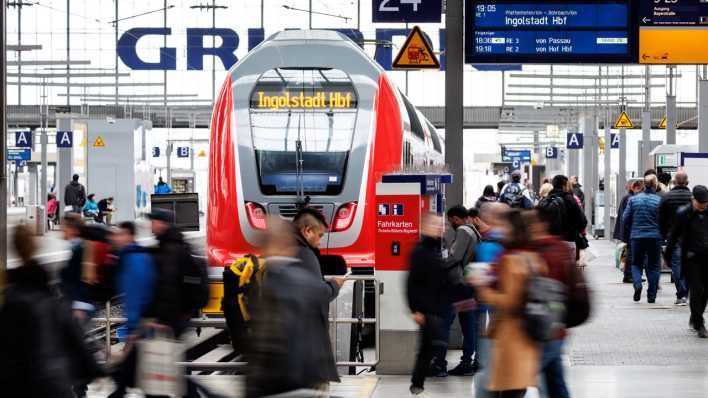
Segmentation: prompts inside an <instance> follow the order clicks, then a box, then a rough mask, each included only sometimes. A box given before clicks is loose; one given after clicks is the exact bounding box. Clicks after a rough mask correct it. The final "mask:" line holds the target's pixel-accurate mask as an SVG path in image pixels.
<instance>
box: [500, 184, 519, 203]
mask: <svg viewBox="0 0 708 398" xmlns="http://www.w3.org/2000/svg"><path fill="white" fill-rule="evenodd" d="M524 190H525V189H524V188H523V187H522V186H521V184H519V183H516V182H512V183H511V184H509V185H507V187H506V189H504V192H502V194H501V197H500V198H499V201H500V202H503V203H506V204H508V205H509V207H511V208H512V209H520V208H523V207H524V199H525V197H524Z"/></svg>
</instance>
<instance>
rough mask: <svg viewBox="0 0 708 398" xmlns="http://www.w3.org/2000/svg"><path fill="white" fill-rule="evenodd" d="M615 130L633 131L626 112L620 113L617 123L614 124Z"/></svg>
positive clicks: (632, 125) (632, 124) (630, 120)
mask: <svg viewBox="0 0 708 398" xmlns="http://www.w3.org/2000/svg"><path fill="white" fill-rule="evenodd" d="M615 128H616V129H633V128H634V123H632V119H630V118H629V115H627V112H625V111H622V113H620V115H619V117H618V118H617V121H616V122H615Z"/></svg>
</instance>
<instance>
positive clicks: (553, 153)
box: [546, 146, 558, 159]
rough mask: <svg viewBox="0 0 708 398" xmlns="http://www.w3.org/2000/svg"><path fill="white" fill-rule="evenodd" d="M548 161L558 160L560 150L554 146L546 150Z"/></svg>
mask: <svg viewBox="0 0 708 398" xmlns="http://www.w3.org/2000/svg"><path fill="white" fill-rule="evenodd" d="M546 159H558V148H556V147H554V146H549V147H548V148H546Z"/></svg>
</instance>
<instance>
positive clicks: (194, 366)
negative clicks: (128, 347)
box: [91, 275, 381, 371]
mask: <svg viewBox="0 0 708 398" xmlns="http://www.w3.org/2000/svg"><path fill="white" fill-rule="evenodd" d="M209 279H210V280H215V279H216V278H215V277H213V276H210V278H209ZM219 280H220V278H219ZM349 281H351V282H356V281H373V282H374V311H375V317H374V318H363V317H362V318H353V317H342V318H340V317H337V311H336V309H337V306H338V303H339V298H336V299H335V300H334V302H333V304H334V308H335V311H334V317H330V318H329V322H331V323H333V324H334V325H335V327H334V331H335V332H334V344H333V348H334V356H335V362H336V365H337V366H367V367H372V366H376V365H377V364H378V363H379V358H381V347H380V344H379V343H380V333H381V328H380V322H381V314H380V303H379V300H380V294H381V286H380V284H379V281H378V279H376V277H374V276H358V275H357V276H354V275H350V276H348V277H347V278H346V279H345V282H349ZM114 302H115V300H114ZM91 320H92V321H94V322H97V323H104V326H103V328H104V330H105V333H106V336H105V349H106V362H108V361H109V360H110V359H111V325H112V324H117V323H125V322H127V318H124V317H111V301H110V300H109V301H107V302H106V311H105V316H104V317H102V318H92V319H91ZM338 324H361V325H364V324H374V325H376V326H375V334H374V349H375V352H376V357H375V358H374V360H373V361H368V362H367V361H364V362H353V361H337V348H336V347H337V345H336V342H337V327H336V325H338ZM189 326H192V327H211V328H217V329H225V328H226V320H225V319H224V318H193V319H191V320H190V321H189ZM178 365H180V366H183V367H184V368H185V369H187V370H195V371H223V370H233V369H237V368H242V367H244V366H246V365H247V363H246V362H179V363H178Z"/></svg>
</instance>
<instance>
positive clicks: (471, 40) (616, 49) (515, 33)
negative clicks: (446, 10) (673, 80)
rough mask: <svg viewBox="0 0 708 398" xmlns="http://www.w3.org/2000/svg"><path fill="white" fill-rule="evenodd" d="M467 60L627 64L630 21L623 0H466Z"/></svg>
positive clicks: (631, 32)
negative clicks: (543, 0) (560, 0)
mask: <svg viewBox="0 0 708 398" xmlns="http://www.w3.org/2000/svg"><path fill="white" fill-rule="evenodd" d="M466 4H467V7H468V8H467V13H466V23H467V29H466V35H467V37H466V42H467V46H466V62H468V63H484V62H495V63H514V62H530V63H534V62H536V63H547V62H554V63H576V62H603V63H625V62H626V63H630V62H632V61H633V60H634V59H636V54H635V50H634V48H635V37H636V29H635V28H634V26H636V24H633V23H632V10H631V8H630V1H629V0H624V1H622V0H613V1H610V0H607V1H602V0H601V1H589V0H583V1H576V0H569V1H565V2H555V1H548V2H539V1H535V2H529V1H524V0H515V1H513V0H512V1H499V0H497V1H491V0H468V1H467V3H466Z"/></svg>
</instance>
